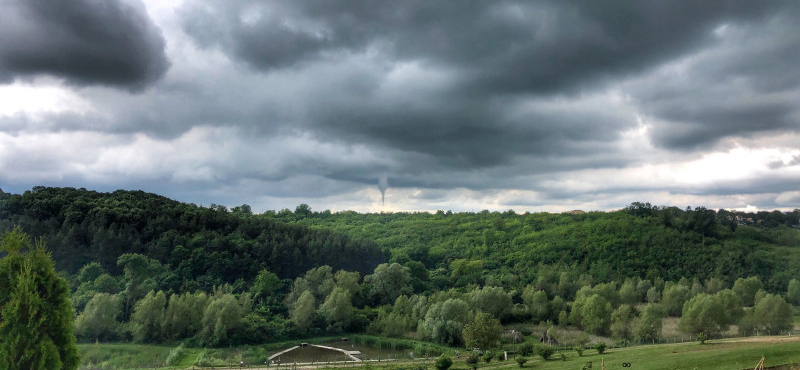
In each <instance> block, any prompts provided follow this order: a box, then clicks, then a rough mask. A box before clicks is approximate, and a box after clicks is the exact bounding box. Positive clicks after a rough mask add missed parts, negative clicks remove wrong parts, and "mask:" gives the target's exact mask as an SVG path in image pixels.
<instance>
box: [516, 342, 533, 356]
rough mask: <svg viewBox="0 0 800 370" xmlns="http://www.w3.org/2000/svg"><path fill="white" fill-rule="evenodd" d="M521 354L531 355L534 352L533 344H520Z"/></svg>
mask: <svg viewBox="0 0 800 370" xmlns="http://www.w3.org/2000/svg"><path fill="white" fill-rule="evenodd" d="M519 354H520V355H523V356H530V355H532V354H533V344H532V343H531V342H525V343H522V344H520V345H519Z"/></svg>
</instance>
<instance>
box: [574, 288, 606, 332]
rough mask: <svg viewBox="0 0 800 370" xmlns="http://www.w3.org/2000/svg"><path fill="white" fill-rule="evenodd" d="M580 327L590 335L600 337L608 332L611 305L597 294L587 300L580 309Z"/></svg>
mask: <svg viewBox="0 0 800 370" xmlns="http://www.w3.org/2000/svg"><path fill="white" fill-rule="evenodd" d="M581 317H582V320H581V325H582V326H583V327H584V329H586V331H587V332H589V333H591V334H596V335H601V334H605V333H607V332H608V327H609V325H610V324H611V303H608V301H606V299H605V298H603V297H602V296H600V295H599V294H595V295H593V296H591V297H589V298H588V299H586V303H585V304H584V305H583V307H582V308H581Z"/></svg>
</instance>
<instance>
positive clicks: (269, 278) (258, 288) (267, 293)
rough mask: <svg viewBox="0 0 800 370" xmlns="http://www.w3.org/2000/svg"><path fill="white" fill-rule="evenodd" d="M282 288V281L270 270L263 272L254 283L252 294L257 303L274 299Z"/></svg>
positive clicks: (251, 289)
mask: <svg viewBox="0 0 800 370" xmlns="http://www.w3.org/2000/svg"><path fill="white" fill-rule="evenodd" d="M280 288H281V279H279V278H278V276H277V275H275V274H273V273H271V272H269V270H266V269H264V270H261V271H260V272H259V273H258V275H256V278H255V280H254V281H253V286H252V287H251V288H250V292H251V293H252V294H253V299H255V300H256V301H264V300H266V299H267V298H269V297H272V296H273V295H274V294H275V292H277V291H278V289H280Z"/></svg>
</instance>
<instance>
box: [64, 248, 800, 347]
mask: <svg viewBox="0 0 800 370" xmlns="http://www.w3.org/2000/svg"><path fill="white" fill-rule="evenodd" d="M134 259H138V260H139V261H140V262H148V261H147V260H146V257H143V256H131V255H126V256H123V257H122V258H120V263H121V264H124V265H126V267H125V270H126V274H125V275H123V276H119V277H113V276H110V275H108V274H107V273H105V272H104V271H103V270H102V268H101V267H100V266H99V265H98V264H96V263H93V264H89V265H87V266H85V267H84V268H82V269H81V270H80V272H79V273H78V274H77V275H76V276H75V277H73V279H74V280H73V285H77V288H76V293H75V294H74V295H73V300H74V304H75V306H76V307H81V306H83V307H82V308H81V309H79V312H80V314H79V315H78V316H77V319H76V333H77V335H78V337H79V339H81V340H83V341H90V342H91V341H96V340H104V341H109V340H111V341H117V340H132V341H135V342H141V343H162V342H170V343H171V342H175V341H185V342H187V343H188V344H189V345H198V346H199V345H203V346H229V345H238V344H247V343H264V342H270V341H280V340H286V339H291V338H301V337H310V336H322V335H338V334H341V333H367V334H374V335H380V336H385V337H395V338H406V337H408V338H419V339H423V340H427V341H431V342H435V343H438V344H443V345H449V346H465V345H466V346H467V347H479V348H484V349H489V348H492V347H494V346H496V345H497V343H498V341H499V340H500V335H501V333H502V331H503V327H502V326H501V324H505V325H511V326H514V324H515V323H523V324H525V323H533V324H536V323H544V324H547V325H550V326H560V327H567V326H570V327H576V328H578V329H580V330H583V331H585V332H586V333H589V334H594V335H599V336H607V337H611V338H614V339H615V340H617V341H618V342H620V343H636V342H650V341H657V340H659V339H660V338H661V330H662V322H663V319H664V318H665V317H679V318H680V324H679V329H680V330H681V331H682V332H685V333H687V334H690V335H693V336H694V335H696V336H698V338H700V339H703V340H704V339H710V338H714V337H717V336H719V335H720V333H722V332H725V331H727V330H728V329H729V327H730V326H731V325H737V326H738V333H739V334H741V335H751V334H755V333H765V334H778V333H782V332H785V331H787V330H791V328H792V319H793V311H792V310H793V309H792V306H791V304H795V305H800V281H798V280H797V279H792V280H791V281H790V282H789V283H788V289H787V290H786V291H784V292H775V293H768V292H767V291H766V290H764V285H763V283H762V282H761V281H760V279H759V278H758V277H748V278H739V279H737V280H736V281H735V282H734V283H733V285H732V286H729V285H726V284H725V283H724V282H723V281H721V280H719V279H716V278H710V279H708V280H707V281H705V282H700V281H699V280H689V279H685V278H684V279H681V280H679V281H677V282H670V281H664V280H662V279H656V280H655V281H650V280H647V279H639V278H629V279H626V280H624V281H623V282H621V283H618V282H609V283H597V284H593V283H592V278H591V277H590V276H588V275H586V274H580V275H579V274H577V273H575V272H569V271H565V272H562V274H561V276H560V280H559V284H557V285H554V286H549V287H546V286H541V285H535V284H530V285H526V286H524V287H520V289H515V290H506V289H504V288H502V287H499V286H491V285H487V286H482V287H480V286H471V287H464V288H450V289H447V290H441V291H437V292H434V293H426V292H422V293H415V288H414V286H415V285H418V283H419V281H417V280H418V279H419V277H418V276H414V274H413V273H412V269H411V268H409V267H408V266H403V265H400V264H398V263H392V264H381V265H379V266H378V267H377V268H376V269H375V270H374V271H373V272H372V273H371V274H369V275H367V276H365V277H364V278H363V279H362V277H361V275H360V274H359V273H358V272H350V271H345V270H339V271H335V272H334V270H333V269H332V268H331V267H329V266H321V267H318V268H313V269H311V270H309V271H307V272H306V273H305V274H304V275H303V276H301V277H298V278H297V279H295V280H294V281H288V280H281V279H279V278H278V277H277V276H276V275H274V274H272V273H270V272H269V271H267V270H263V271H261V272H260V273H259V274H258V275H257V277H256V278H255V279H254V281H253V284H252V285H250V286H249V287H248V289H247V290H245V291H243V292H239V293H236V292H235V291H234V290H233V289H232V287H231V286H229V285H224V286H220V287H216V288H215V289H213V290H212V291H211V292H202V291H196V292H192V293H171V294H170V293H168V292H164V291H163V290H160V289H158V288H157V285H158V283H157V282H156V281H149V282H148V279H153V278H152V277H150V275H151V274H150V273H148V272H147V271H148V270H147V268H145V269H144V270H141V271H138V272H137V271H134V270H131V269H129V267H130V266H129V264H130V263H131V261H132V260H134ZM149 262H150V263H153V261H149ZM136 265H141V264H140V263H139V264H136ZM150 271H152V270H150ZM137 274H138V275H139V276H137ZM110 281H116V285H113V284H110V283H109V282H110ZM136 284H142V285H140V286H139V287H138V288H137V287H136ZM148 284H151V285H148ZM152 284H155V285H152ZM147 287H149V288H152V289H150V290H149V291H147V292H145V290H146V289H147ZM87 298H88V299H87ZM81 300H85V301H86V302H85V303H82V302H80V301H81Z"/></svg>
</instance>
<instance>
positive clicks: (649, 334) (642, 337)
mask: <svg viewBox="0 0 800 370" xmlns="http://www.w3.org/2000/svg"><path fill="white" fill-rule="evenodd" d="M663 317H664V312H663V309H662V308H661V307H660V306H659V305H657V304H653V303H651V304H648V305H647V306H644V308H643V309H642V313H641V315H640V316H639V317H637V318H635V319H634V320H633V323H632V324H631V326H632V330H633V337H634V339H636V340H638V341H640V342H645V341H655V340H656V339H658V338H659V337H660V336H661V327H662V321H661V319H662V318H663Z"/></svg>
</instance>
